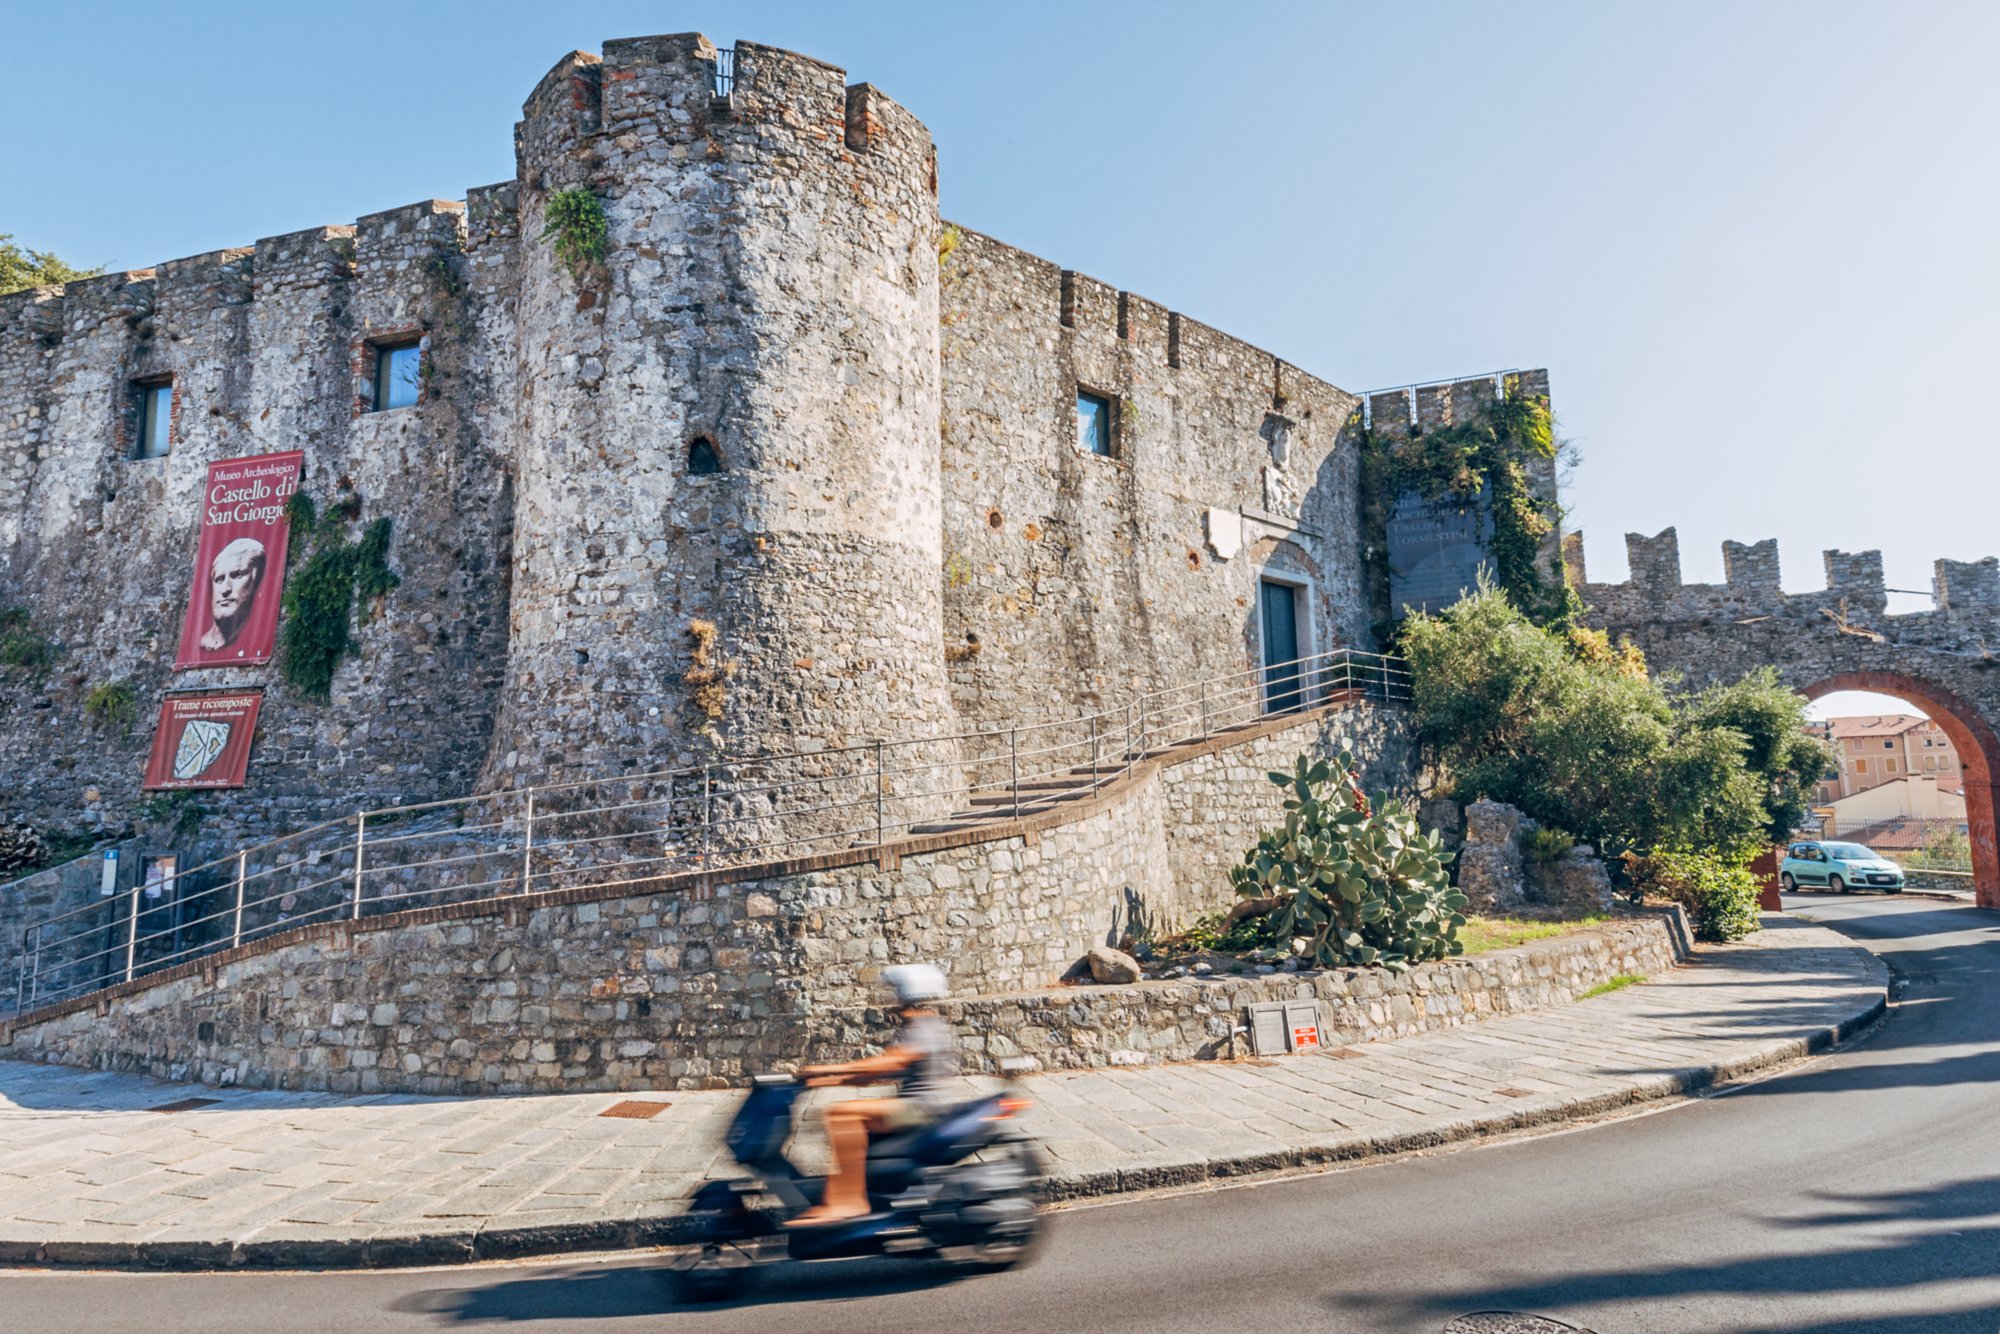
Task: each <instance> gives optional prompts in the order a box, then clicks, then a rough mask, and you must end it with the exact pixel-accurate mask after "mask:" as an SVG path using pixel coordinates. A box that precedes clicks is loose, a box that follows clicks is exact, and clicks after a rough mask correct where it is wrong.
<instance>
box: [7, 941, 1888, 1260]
mask: <svg viewBox="0 0 2000 1334" xmlns="http://www.w3.org/2000/svg"><path fill="white" fill-rule="evenodd" d="M1855 953H1857V954H1860V955H1863V956H1864V957H1865V958H1866V959H1867V961H1868V964H1869V971H1870V973H1871V975H1872V981H1873V983H1874V984H1875V986H1876V987H1877V990H1875V991H1874V992H1872V993H1871V994H1870V995H1869V997H1868V1000H1867V1003H1866V1004H1864V1005H1862V1006H1861V1007H1860V1008H1858V1009H1856V1010H1855V1011H1854V1012H1853V1013H1852V1014H1849V1015H1848V1016H1846V1017H1845V1018H1843V1019H1840V1020H1838V1021H1836V1022H1834V1023H1831V1024H1828V1025H1826V1026H1824V1027H1821V1028H1817V1029H1815V1030H1813V1031H1812V1032H1810V1033H1807V1034H1805V1035H1804V1036H1802V1037H1796V1038H1786V1039H1782V1040H1778V1041H1772V1042H1769V1043H1766V1044H1765V1045H1764V1046H1763V1047H1762V1048H1760V1049H1759V1050H1757V1051H1755V1052H1752V1053H1750V1054H1748V1055H1746V1056H1741V1057H1738V1058H1736V1059H1735V1060H1731V1061H1726V1062H1721V1063H1718V1064H1714V1065H1691V1066H1684V1067H1682V1068H1681V1069H1678V1070H1671V1071H1667V1072H1665V1073H1659V1074H1651V1075H1648V1076H1646V1077H1644V1078H1642V1079H1639V1080H1636V1081H1635V1082H1633V1083H1631V1084H1629V1085H1627V1086H1626V1087H1623V1088H1618V1089H1613V1090H1610V1091H1608V1092H1604V1093H1597V1094H1590V1095H1587V1096H1582V1097H1568V1098H1564V1097H1556V1096H1549V1097H1545V1098H1540V1099H1536V1100H1533V1101H1529V1102H1524V1103H1522V1104H1520V1105H1519V1106H1516V1107H1510V1108H1508V1109H1506V1110H1505V1111H1495V1112H1493V1113H1490V1114H1483V1115H1478V1116H1467V1117H1456V1118H1452V1119H1439V1120H1437V1121H1435V1122H1433V1123H1431V1124H1428V1125H1420V1126H1417V1127H1414V1128H1411V1129H1406V1130H1400V1131H1396V1132H1393V1133H1386V1134H1377V1135H1367V1134H1351V1135H1346V1136H1342V1137H1339V1138H1334V1139H1327V1140H1322V1141H1320V1142H1319V1143H1316V1144H1309V1145H1303V1146H1299V1147H1296V1148H1289V1149H1280V1150H1274V1151H1267V1152H1260V1153H1251V1154H1244V1155H1241V1156H1237V1157H1225V1158H1210V1159H1192V1160H1189V1161H1186V1162H1179V1163H1155V1164H1150V1165H1146V1166H1136V1167H1128V1168H1115V1169H1112V1170H1109V1171H1102V1172H1089V1173H1083V1174H1080V1175H1075V1176H1060V1175H1058V1176H1053V1177H1051V1178H1050V1182H1049V1198H1050V1199H1052V1200H1057V1201H1067V1200H1086V1199H1099V1198H1103V1197H1106V1196H1111V1195H1121V1194H1128V1193H1131V1192H1135V1191H1146V1190H1159V1189H1162V1188H1170V1187H1186V1186H1195V1185H1200V1184H1202V1183H1203V1182H1212V1181H1230V1180H1237V1179H1241V1178H1245V1177H1251V1176H1256V1175H1260V1174H1263V1173H1270V1172H1284V1171H1289V1170H1297V1169H1301V1168H1313V1167H1328V1166H1332V1165H1335V1164H1339V1163H1354V1162H1361V1161H1365V1160H1367V1159H1371V1158H1382V1157H1387V1156H1390V1155H1393V1154H1401V1153H1409V1152H1412V1151H1416V1150H1421V1149H1435V1148H1439V1147H1442V1146H1444V1145H1447V1144H1453V1143H1459V1142H1462V1141H1465V1140H1470V1139H1476V1138H1479V1137H1481V1136H1485V1135H1494V1134H1504V1133H1506V1132H1509V1131H1516V1130H1526V1129H1531V1128H1533V1127H1536V1126H1546V1125H1555V1124H1559V1123H1561V1122H1565V1121H1574V1120H1582V1119H1585V1118H1588V1117H1593V1116H1600V1115H1603V1114H1604V1113H1606V1112H1612V1111H1616V1110H1618V1109H1620V1108H1623V1107H1630V1106H1634V1105H1636V1104H1639V1103H1645V1102H1657V1101H1661V1100H1663V1099H1667V1098H1673V1097H1680V1096H1685V1095H1687V1094H1691V1093H1698V1092H1700V1091H1702V1090H1704V1089H1708V1088H1712V1087H1714V1086H1716V1085H1718V1084H1725V1083H1728V1082H1730V1081H1732V1080H1735V1079H1740V1078H1742V1077H1743V1076H1745V1075H1749V1074H1753V1073H1755V1072H1757V1071H1759V1070H1765V1069H1769V1068H1770V1067H1772V1066H1776V1065H1782V1064H1784V1063H1785V1062H1788V1061H1793V1060H1797V1059H1799V1058H1801V1057H1804V1056H1809V1055H1812V1054H1814V1053H1816V1052H1821V1051H1825V1050H1826V1049H1827V1048H1829V1047H1831V1046H1833V1045H1834V1044H1835V1043H1838V1042H1841V1041H1844V1040H1846V1039H1847V1038H1849V1037H1852V1036H1853V1035H1854V1034H1856V1033H1858V1032H1860V1031H1862V1030H1863V1029H1865V1028H1867V1027H1868V1026H1869V1025H1871V1024H1873V1023H1875V1022H1876V1021H1877V1020H1879V1019H1881V1017H1882V1016H1883V1014H1884V1013H1885V1012H1886V1011H1887V1008H1888V990H1889V976H1888V970H1887V968H1886V967H1884V966H1883V964H1882V962H1881V961H1880V960H1879V959H1877V958H1875V956H1873V955H1872V954H1869V953H1868V952H1867V951H1865V950H1862V949H1859V948H1856V949H1855ZM691 1239H692V1238H691V1233H690V1231H689V1228H688V1226H687V1219H686V1217H685V1215H667V1216H658V1217H646V1218H625V1219H613V1218H607V1219H603V1220H596V1221H591V1222H586V1223H573V1224H560V1225H552V1226H539V1227H533V1226H531V1227H511V1228H472V1229H454V1230H449V1231H442V1232H435V1233H406V1234H402V1235H397V1236H386V1237H355V1238H341V1237H338V1236H328V1237H300V1238H285V1239H279V1238H267V1239H263V1240H259V1239H258V1237H257V1236H256V1235H255V1234H254V1233H253V1234H252V1235H251V1236H250V1237H248V1238H246V1239H245V1240H242V1241H236V1242H229V1241H200V1240H185V1241H180V1240H158V1241H139V1242H104V1241H7V1240H0V1267H9V1266H59V1267H65V1268H91V1269H140V1270H159V1271H167V1270H180V1271H189V1270H229V1269H389V1268H409V1267H413V1266H424V1265H443V1264H469V1263H473V1262H477V1261H485V1260H518V1259H525V1258H529V1257H534V1256H553V1255H560V1254H565V1253H570V1252H576V1251H615V1250H636V1249H640V1248H643V1247H648V1246H673V1245H679V1244H682V1243H685V1242H687V1241H689V1240H691Z"/></svg>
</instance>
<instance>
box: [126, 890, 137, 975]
mask: <svg viewBox="0 0 2000 1334" xmlns="http://www.w3.org/2000/svg"><path fill="white" fill-rule="evenodd" d="M138 964H139V885H138V883H137V882H136V881H135V882H134V883H133V885H132V916H131V920H130V921H128V922H126V923H125V980H126V981H127V982H130V981H131V980H132V975H133V973H134V972H136V971H137V969H138Z"/></svg>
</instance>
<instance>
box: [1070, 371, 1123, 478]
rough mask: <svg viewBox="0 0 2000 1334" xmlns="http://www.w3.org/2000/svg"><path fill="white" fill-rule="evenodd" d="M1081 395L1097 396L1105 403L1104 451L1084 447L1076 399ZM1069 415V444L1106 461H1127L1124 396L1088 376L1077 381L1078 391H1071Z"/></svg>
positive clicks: (1088, 455) (1074, 448) (1079, 450)
mask: <svg viewBox="0 0 2000 1334" xmlns="http://www.w3.org/2000/svg"><path fill="white" fill-rule="evenodd" d="M1080 398H1094V399H1097V400H1099V401H1100V402H1102V403H1103V404H1104V444H1105V449H1106V452H1105V453H1102V454H1100V453H1098V452H1097V451H1096V450H1094V449H1085V448H1084V446H1083V440H1082V433H1081V432H1080V431H1079V430H1078V429H1077V415H1076V403H1077V400H1078V399H1080ZM1068 419H1069V423H1070V441H1069V447H1070V448H1071V449H1073V450H1075V451H1076V452H1077V453H1079V454H1081V455H1083V456H1084V457H1085V458H1091V459H1103V460H1104V461H1106V462H1107V463H1123V462H1124V461H1125V444H1126V441H1125V427H1124V423H1125V398H1124V395H1122V394H1116V393H1113V392H1112V391H1110V390H1109V389H1100V388H1098V387H1097V386H1096V385H1094V384H1091V383H1090V382H1089V381H1087V380H1078V381H1077V382H1076V392H1075V393H1073V394H1071V395H1070V398H1069V412H1068Z"/></svg>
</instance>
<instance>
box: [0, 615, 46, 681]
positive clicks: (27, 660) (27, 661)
mask: <svg viewBox="0 0 2000 1334" xmlns="http://www.w3.org/2000/svg"><path fill="white" fill-rule="evenodd" d="M55 656H56V651H55V646H54V645H52V644H50V643H49V641H48V640H47V639H45V638H43V637H42V635H40V634H39V633H37V632H36V630H35V627H34V626H33V625H32V624H30V622H29V617H28V609H27V608H26V607H7V608H5V609H0V666H4V667H20V668H24V669H26V670H28V671H38V670H40V669H41V668H43V667H46V666H48V665H49V662H50V661H51V660H52V659H53V658H54V657H55Z"/></svg>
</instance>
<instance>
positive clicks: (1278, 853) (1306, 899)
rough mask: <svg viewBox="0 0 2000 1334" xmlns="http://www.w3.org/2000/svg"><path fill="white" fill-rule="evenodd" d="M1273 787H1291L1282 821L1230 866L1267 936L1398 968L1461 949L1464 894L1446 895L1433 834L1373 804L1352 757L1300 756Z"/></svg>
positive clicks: (1315, 953)
mask: <svg viewBox="0 0 2000 1334" xmlns="http://www.w3.org/2000/svg"><path fill="white" fill-rule="evenodd" d="M1270 777H1271V781H1272V782H1273V783H1275V784H1277V785H1278V786H1279V787H1282V788H1286V789H1288V792H1287V795H1286V797H1285V823H1284V825H1283V826H1282V827H1281V828H1278V829H1273V830H1270V831H1268V832H1267V833H1265V835H1264V836H1263V838H1261V839H1259V840H1258V843H1257V846H1256V847H1255V848H1253V849H1251V850H1250V851H1249V852H1248V853H1245V854H1244V857H1243V864H1242V865H1241V866H1235V867H1231V868H1230V872H1229V879H1230V883H1231V884H1232V885H1234V886H1235V889H1236V892H1237V894H1238V895H1239V896H1241V898H1242V900H1243V901H1242V902H1241V903H1239V904H1238V911H1239V912H1241V911H1242V910H1243V909H1245V908H1250V909H1251V910H1252V911H1254V912H1257V913H1260V914H1262V915H1263V920H1262V930H1263V934H1264V937H1265V939H1266V940H1267V941H1268V942H1270V943H1273V944H1279V945H1282V946H1285V947H1287V948H1288V949H1290V950H1291V951H1293V952H1296V953H1298V954H1300V955H1301V956H1303V957H1304V958H1306V959H1309V960H1311V961H1312V962H1314V963H1317V964H1320V965H1323V966H1327V967H1335V966H1339V965H1343V964H1376V965H1380V966H1381V967H1384V968H1391V969H1396V970H1401V969H1403V968H1406V967H1408V966H1409V965H1410V964H1413V963H1421V962H1423V961H1424V960H1427V959H1442V958H1445V957H1446V956H1448V955H1453V954H1457V953H1460V952H1461V949H1462V946H1460V944H1459V942H1458V939H1457V933H1458V928H1459V927H1461V926H1463V925H1465V917H1464V915H1463V909H1464V908H1465V896H1464V895H1463V894H1461V893H1459V892H1458V891H1457V890H1456V889H1454V888H1452V886H1451V881H1450V879H1449V877H1447V876H1446V874H1445V870H1444V864H1443V862H1442V861H1441V860H1440V858H1439V856H1438V838H1437V835H1436V834H1426V833H1424V832H1423V831H1422V830H1421V829H1419V828H1418V826H1417V820H1416V817H1415V816H1414V815H1413V814H1411V813H1410V811H1409V810H1407V809H1406V808H1404V807H1403V806H1402V805H1400V804H1397V803H1390V802H1386V801H1385V802H1383V803H1382V805H1381V807H1380V809H1376V808H1374V807H1373V806H1371V804H1370V802H1369V800H1368V798H1367V797H1366V796H1364V795H1363V794H1362V792H1361V788H1360V785H1359V784H1358V783H1357V782H1356V781H1355V776H1354V760H1353V757H1352V756H1351V755H1349V754H1347V753H1346V752H1345V751H1342V753H1341V754H1340V755H1339V756H1337V757H1336V758H1334V759H1332V760H1318V761H1308V760H1307V759H1306V758H1305V757H1304V756H1300V757H1299V761H1298V764H1297V765H1296V766H1295V767H1294V769H1293V771H1292V772H1291V773H1289V774H1286V773H1273V774H1272V775H1271V776H1270Z"/></svg>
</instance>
